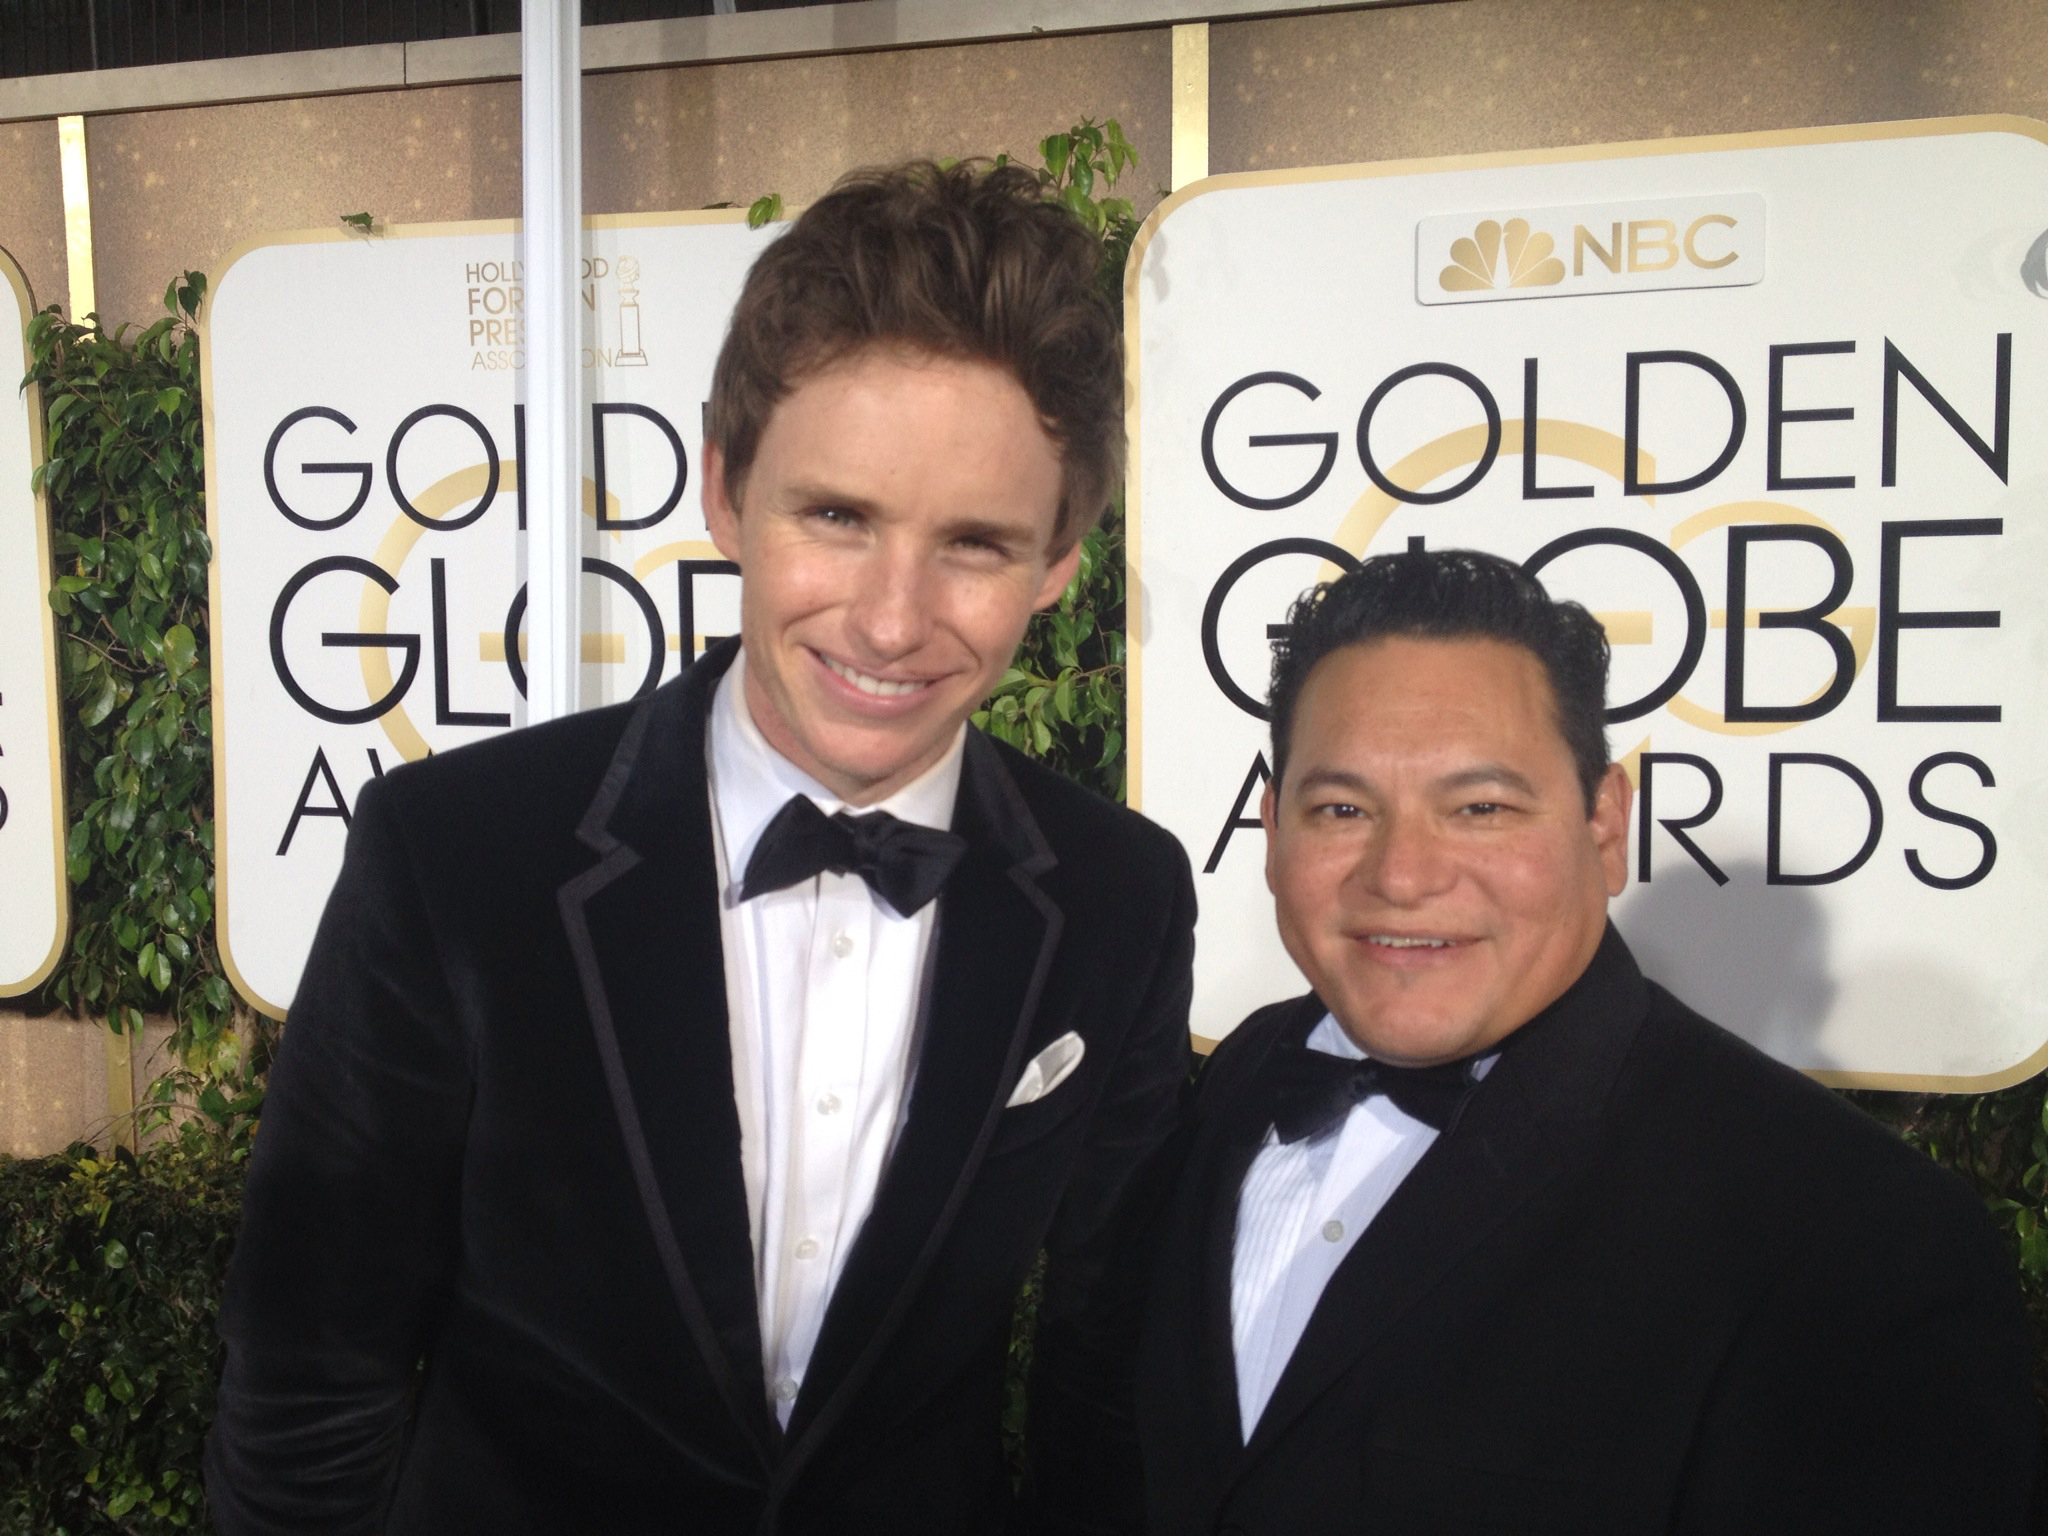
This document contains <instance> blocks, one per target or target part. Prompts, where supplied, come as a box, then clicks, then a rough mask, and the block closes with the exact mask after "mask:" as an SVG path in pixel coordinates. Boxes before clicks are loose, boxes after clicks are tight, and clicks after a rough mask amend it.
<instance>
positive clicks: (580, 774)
mask: <svg viewBox="0 0 2048 1536" xmlns="http://www.w3.org/2000/svg"><path fill="white" fill-rule="evenodd" d="M671 686H674V685H673V684H671ZM637 707H638V706H637V705H636V704H634V703H631V702H628V703H624V704H611V705H606V706H604V707H602V708H599V709H591V710H585V711H582V712H580V713H578V714H574V715H569V716H565V717H564V718H562V719H559V720H550V721H547V722H545V723H543V724H540V725H530V726H526V727H523V728H521V729H519V730H513V731H504V732H501V733H500V734H498V735H496V736H491V737H487V738H485V739H484V740H482V741H475V742H469V743H466V744H465V745H463V746H459V747H455V748H452V749H451V750H449V751H446V752H437V753H435V754H433V755H432V756H431V757H426V758H422V759H421V760H419V761H418V762H414V763H406V764H404V765H403V766H401V767H398V768H394V769H393V770H391V771H390V772H389V773H387V774H385V775H384V776H383V778H382V779H381V780H378V781H376V782H375V783H374V784H373V786H372V792H373V794H374V796H375V799H376V800H377V801H379V802H381V809H382V810H383V811H384V813H385V814H388V815H392V816H395V817H397V818H398V820H399V821H400V822H402V823H407V824H410V823H412V822H414V821H415V820H416V819H424V820H425V821H427V822H428V823H429V824H431V825H433V826H435V827H436V828H438V829H440V830H442V831H444V832H445V831H448V830H452V829H453V828H456V827H459V826H462V825H464V824H468V823H471V822H476V823H480V824H487V825H491V826H495V827H498V828H501V829H504V828H514V827H516V828H520V829H525V830H538V829H540V828H542V827H545V826H549V825H551V824H554V823H561V824H563V825H565V826H567V827H570V828H573V827H574V826H575V824H576V822H577V820H578V819H579V818H580V817H581V816H582V815H583V812H584V811H585V809H586V808H587V807H588V806H589V804H590V801H591V799H592V797H593V796H594V795H595V794H596V793H597V787H598V785H599V783H600V782H602V780H603V778H604V774H605V770H606V769H607V768H608V767H609V766H610V765H611V762H612V759H613V757H614V756H615V755H616V754H617V752H618V747H619V742H620V739H621V737H623V736H624V734H625V732H626V729H627V727H628V725H629V724H630V723H631V721H632V718H633V714H634V711H635V710H636V708H637Z"/></svg>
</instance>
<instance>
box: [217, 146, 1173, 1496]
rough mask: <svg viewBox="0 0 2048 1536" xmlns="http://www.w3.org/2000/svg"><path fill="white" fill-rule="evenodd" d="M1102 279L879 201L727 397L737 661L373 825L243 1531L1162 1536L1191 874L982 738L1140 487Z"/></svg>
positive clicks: (276, 1122)
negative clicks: (1032, 1287) (1140, 1224)
mask: <svg viewBox="0 0 2048 1536" xmlns="http://www.w3.org/2000/svg"><path fill="white" fill-rule="evenodd" d="M1095 264H1096V251H1095V249H1094V243H1093V241H1092V240H1091V239H1090V238H1089V237H1088V236H1087V234H1086V233H1085V232H1084V231H1083V230H1081V229H1080V228H1079V227H1078V226H1077V225H1076V224H1075V223H1074V222H1073V221H1072V220H1071V219H1070V218H1069V217H1068V215H1067V214H1066V213H1065V212H1064V211H1062V210H1061V209H1059V208H1058V207H1057V206H1056V205H1054V204H1052V203H1050V202H1048V201H1046V200H1045V199H1044V197H1043V195H1042V194H1041V192H1040V189H1039V187H1038V184H1037V182H1036V180H1035V178H1033V177H1032V176H1030V175H1029V174H1027V173H1024V172H1021V171H1018V170H1014V169H1000V170H987V169H983V168H979V167H959V168H955V169H950V170H940V169H938V168H936V167H932V166H928V165H927V166H911V167H907V168H904V169H901V170H897V171H892V172H888V173H882V174H872V175H864V176H859V177H855V178H851V179H849V180H848V181H846V182H843V183H842V184H841V185H840V186H839V187H838V188H836V189H835V190H834V191H833V192H832V193H830V194H828V195H827V196H826V197H825V198H824V199H823V200H821V201H820V202H819V203H818V204H817V205H815V206H814V207H813V208H812V209H810V210H809V211H808V212H807V213H805V214H804V216H803V217H802V218H801V219H799V220H798V221H797V222H796V224H795V225H794V227H793V228H792V229H791V230H790V231H789V232H788V233H787V234H786V235H785V236H784V237H783V238H782V239H781V240H779V241H778V242H777V243H776V244H775V245H774V246H772V247H771V248H770V249H769V251H768V252H767V253H766V254H765V255H764V256H763V257H762V258H761V260H760V261H759V262H758V263H757V264H756V266H755V268H754V271H753V272H752V274H751V275H750V276H749V278H748V281H747V285H746V289H745V292H744V294H743V296H742V298H741V300H740V304H739V307H738V309H737V311H736V312H735V315H734V317H733V322H732V327H731V331H730V333H729V335H728V338H727V341H726V345H725V349H724V352H723V353H722V354H721V357H720V359H719V363H718V369H717V374H716V378H715V382H714V386H713V398H712V401H711V410H710V416H709V427H708V433H707V436H708V439H709V440H708V441H707V443H706V446H705V452H704V469H705V476H704V506H705V514H706V520H707V522H708V524H709V526H710V529H711V533H712V537H713V538H714V540H715V541H716V542H717V544H718V546H719V547H720V549H722V550H723V551H724V552H725V553H726V554H727V555H728V556H729V557H731V558H732V559H733V560H735V561H736V562H737V563H738V564H739V566H740V568H741V572H742V595H741V635H740V637H739V638H738V640H737V641H735V642H727V643H725V644H722V645H720V646H718V647H716V648H714V649H713V650H712V651H710V652H708V653H707V654H706V656H705V657H704V659H703V660H702V661H700V662H698V663H697V664H696V665H695V666H692V667H690V668H688V669H686V671H685V672H684V674H683V675H682V676H681V677H680V678H679V679H677V680H676V681H674V682H672V683H670V684H669V685H667V686H666V687H664V688H661V689H659V690H657V691H656V692H655V693H654V694H652V695H651V696H650V697H649V698H647V699H646V700H645V701H643V702H641V703H639V704H631V705H622V706H618V707H615V708H610V709H602V710H593V711H591V712H589V713H587V714H583V715H579V716H576V717H574V718H572V719H568V720H563V721H558V722H555V723H553V724H550V725H545V726H541V727H537V728H535V729H531V730H525V731H519V732H514V733H511V734H508V735H506V736H503V737H500V738H498V739H496V740H493V741H491V742H488V743H484V744H481V745H478V746H474V747H469V748H465V749H463V750H460V751H456V752H451V753H448V754H446V755H444V756H441V757H436V758H433V759H431V760H429V761H427V762H424V763H421V764H418V765H415V766H413V767H410V768H406V769H402V770H400V771H398V772H396V773H394V774H392V775H390V776H389V777H388V778H386V779H384V780H383V781H382V782H381V783H378V784H374V785H372V786H371V788H370V789H369V790H368V791H367V792H366V793H365V795H364V797H363V800H362V803H361V805H360V807H359V809H358V811H357V813H356V818H355V822H354V826H353V829H352V831H351V833H350V842H349V849H348V858H347V863H346V865H345V867H344V869H343V872H342V875H341V877H340V880H339V882H338V883H337V885H336V887H335V890H334V894H333V896H332V898H331V899H330V901H329V904H328V909H327V912H326V915H325V917H324V918H323V920H322V923H321V927H320V932H319V937H318V939H317V940H316V942H315V945H314V948H313V953H312V956H311V958H310V960H309V962H308V965H307V969H306V976H305V981H304V983H303V985H302V987H301V989H300V993H299V1000H298V1003H297V1004H296V1006H295V1007H294V1010H293V1015H292V1021H291V1027H290V1029H289V1031H288V1032H287V1035H286V1039H285V1043H284V1046H283V1048H282V1050H281V1051H280V1054H279V1058H278V1062H277V1067H276V1070H275V1072H274V1073H273V1076H272V1080H271V1088H270V1098H269V1101H268V1105H267V1107H266V1111H265V1115H264V1123H263V1134H262V1137H261V1141H260V1146H259V1150H258V1151H257V1154H256V1157H255V1160H254V1165H253V1168H252V1171H251V1175H250V1179H249V1185H248V1194H247V1214H246V1218H245V1222H244V1228H243V1233H242V1237H241V1240H240V1246H239V1250H238V1252H237V1254H236V1259H235V1264H234V1268H233V1271H232V1273H231V1275H230V1278H229V1287H228V1295H227V1299H226V1305H225V1307H224V1310H223V1316H222V1333H223V1335H224V1337H225V1339H226V1341H227V1345H228V1363H227V1370H226V1374H225V1376H224V1378H223V1381H222V1387H221V1398H220V1410H219V1417H218V1419H217V1422H216V1427H215V1431H214V1435H213V1439H212V1442H211V1445H210V1447H209V1460H208V1466H209V1475H208V1490H209V1493H210V1495H211V1497H212V1499H213V1502H214V1507H215V1509H216V1511H217V1513H218V1517H219V1521H220V1528H221V1530H222V1531H224V1532H226V1533H229V1536H245V1533H248V1536H254V1533H268V1532H279V1533H281V1532H286V1531H289V1532H293V1533H307V1532H344V1531H346V1532H368V1531H386V1532H394V1533H414V1532H417V1533H436V1536H439V1533H448V1532H457V1531H488V1532H490V1533H492V1536H515V1533H520V1532H534V1533H540V1532H560V1531H576V1532H585V1531H588V1532H601V1533H605V1536H614V1533H620V1536H623V1533H631V1532H640V1531H653V1530H664V1531H674V1530H683V1531H689V1532H692V1533H697V1532H706V1533H723V1532H733V1533H755V1532H760V1533H767V1532H789V1533H796V1532H820V1533H823V1532H830V1533H832V1536H848V1533H857V1532H864V1531H873V1532H884V1531H886V1532H889V1533H892V1536H896V1533H909V1532H932V1533H935V1536H936V1533H945V1536H957V1533H969V1532H983V1531H996V1530H1013V1529H1031V1530H1044V1531H1075V1532H1079V1531H1110V1530H1117V1529H1125V1528H1132V1527H1134V1526H1135V1525H1136V1524H1137V1518H1138V1517H1137V1508H1138V1494H1137V1488H1136V1480H1135V1453H1134V1448H1133V1438H1132V1430H1131V1425H1130V1415H1129V1409H1128V1401H1127V1399H1128V1390H1129V1371H1130V1353H1131V1351H1132V1349H1133V1348H1134V1346H1135V1334H1136V1327H1135V1305H1134V1302H1135V1296H1134V1288H1133V1283H1132V1276H1133V1273H1134V1271H1135V1270H1136V1269H1137V1268H1138V1267H1139V1261H1140V1260H1141V1258H1142V1256H1141V1255H1136V1254H1134V1253H1133V1252H1132V1251H1131V1250H1132V1248H1133V1247H1134V1246H1135V1245H1134V1244H1133V1243H1132V1241H1131V1238H1132V1229H1133V1227H1134V1225H1135V1218H1136V1217H1137V1215H1138V1214H1139V1213H1141V1212H1142V1211H1143V1210H1145V1209H1146V1208H1147V1207H1148V1206H1149V1205H1150V1203H1151V1198H1152V1194H1153V1190H1154V1186H1155V1184H1156V1170H1157V1165H1158V1163H1159V1157H1158V1155H1157V1154H1158V1152H1159V1150H1160V1148H1161V1146H1162V1144H1163V1142H1164V1141H1165V1138H1166V1136H1167V1134H1168V1131H1169V1129H1170V1126H1171V1122H1172V1119H1173V1116H1174V1111H1175V1107H1176V1104H1177V1100H1178V1096H1179V1091H1180V1087H1181V1084H1182V1083H1183V1082H1184V1080H1185V1053H1186V1023H1185V1019H1186V1007H1187V1000H1188V990H1189V985H1190V983H1189V963H1190V957H1191V951H1192V943H1193V940H1192V930H1193V915H1194V913H1193V908H1194V899H1193V892H1192V883H1191V881H1190V878H1189V874H1188V868H1187V861H1186V859H1185V857H1184V856H1183V855H1182V853H1181V852H1180V850H1179V848H1178V847H1177V845H1175V844H1174V843H1173V841H1172V840H1171V839H1170V838H1169V837H1167V836H1166V835H1165V834H1164V833H1162V832H1160V831H1158V830H1157V829H1155V828H1153V827H1151V826H1150V825H1149V824H1147V823H1145V822H1144V821H1142V820H1141V819H1139V818H1138V817H1136V816H1135V815H1132V814H1130V813H1128V812H1126V811H1123V810H1120V809H1118V808H1117V807H1115V806H1112V805H1109V804H1107V803H1106V802H1104V801H1102V800H1100V799H1098V798H1096V797H1094V796H1092V795H1090V794H1088V793H1087V792H1085V791H1083V790H1080V789H1078V788H1076V787H1075V786H1073V785H1071V784H1068V783H1067V782H1065V781H1064V780H1062V779H1060V778H1058V777H1057V776H1055V775H1054V774H1052V773H1050V772H1048V771H1046V770H1045V769H1043V768H1041V767H1039V766H1037V765H1034V764H1032V763H1029V762H1027V761H1025V760H1024V759H1023V758H1022V757H1020V756H1018V755H1017V754H1015V753H1013V752H1011V751H1009V750H1008V749H1007V748H1004V747H1001V746H999V745H997V744H996V743H994V742H992V741H990V740H989V739H988V738H986V737H984V736H982V735H980V734H979V733H977V732H975V731H973V730H971V729H969V728H968V727H967V725H966V720H967V717H968V715H969V713H970V712H971V711H972V710H974V709H975V708H976V707H977V706H978V705H979V703H980V702H981V700H982V699H983V698H984V697H985V696H986V695H987V693H988V692H989V690H990V688H991V687H992V686H993V685H994V683H995V682H996V681H997V679H998V678H999V677H1000V676H1001V674H1002V672H1003V670H1004V668H1005V667H1006V666H1007V665H1008V663H1009V661H1010V658H1011V655H1012V653H1013V652H1014V651H1015V648H1016V645H1017V642H1018V640H1019V638H1020V637H1021V636H1022V634H1023V631H1024V627H1025V624H1026V622H1027V621H1028V619H1029V617H1030V615H1031V613H1032V611H1033V610H1034V609H1036V608H1039V607H1042V606H1044V605H1045V604H1047V603H1049V602H1051V601H1053V600H1054V599H1055V598H1056V597H1057V596H1058V595H1059V593H1060V592H1061V591H1062V589H1063V588H1064V587H1065V586H1066V584H1067V583H1068V581H1069V580H1070V579H1071V578H1072V576H1073V574H1074V571H1075V568H1076V563H1077V560H1078V558H1079V556H1078V550H1079V540H1080V537H1081V535H1082V533H1083V532H1084V531H1085V529H1086V528H1087V527H1088V525H1089V524H1090V523H1091V522H1092V521H1093V520H1094V518H1095V517H1096V516H1097V515H1098V514H1099V512H1100V511H1101V509H1102V507H1103V506H1104V504H1105V502H1106V501H1107V499H1108V496H1109V491H1110V487H1111V486H1112V485H1113V484H1114V482H1115V480H1116V477H1117V475H1118V473H1119V469H1120V461H1121V451H1122V441H1121V425H1120V424H1121V415H1122V413H1121V389H1120V380H1119V371H1120V370H1119V355H1118V342H1117V335H1116V330H1115V326H1114V323H1113V321H1112V319H1111V317H1110V315H1109V313H1108V311H1107V309H1106V307H1105V306H1104V305H1103V303H1102V301H1101V300H1100V299H1099V298H1098V297H1097V295H1096V294H1095V293H1094V290H1093V279H1094V272H1095ZM1041 1249H1043V1250H1044V1251H1045V1252H1046V1253H1047V1255H1048V1263H1047V1268H1046V1272H1045V1279H1044V1287H1043V1293H1042V1300H1041V1302H1040V1305H1039V1313H1038V1330H1037V1337H1036V1344H1035V1349H1034V1360H1033V1371H1032V1378H1031V1387H1030V1411H1029V1415H1028V1426H1027V1433H1028V1451H1029V1466H1028V1470H1027V1474H1026V1478H1025V1483H1024V1490H1023V1497H1022V1499H1021V1501H1020V1500H1018V1499H1017V1498H1016V1497H1014V1496H1013V1494H1012V1492H1011V1484H1010V1478H1009V1473H1008V1469H1007V1467H1006V1464H1005V1459H1004V1455H1003V1449H1002V1442H1001V1437H1000V1421H1001V1417H1002V1413H1003V1407H1004V1390H1003V1381H1004V1366H1005V1358H1006V1354H1007V1347H1008V1342H1009V1334H1010V1321H1011V1314H1012V1307H1013V1304H1014V1301H1015V1298H1016V1295H1017V1292H1018V1288H1019V1286H1020V1284H1021V1283H1022V1281H1023V1280H1024V1278H1025V1276H1026V1274H1027V1273H1028V1271H1029V1270H1030V1268H1031V1265H1032V1261H1033V1258H1034V1256H1035V1255H1036V1254H1037V1253H1038V1252H1039V1251H1040V1250H1041ZM422 1356H424V1366H423V1367H422V1366H421V1365H420V1362H421V1359H422Z"/></svg>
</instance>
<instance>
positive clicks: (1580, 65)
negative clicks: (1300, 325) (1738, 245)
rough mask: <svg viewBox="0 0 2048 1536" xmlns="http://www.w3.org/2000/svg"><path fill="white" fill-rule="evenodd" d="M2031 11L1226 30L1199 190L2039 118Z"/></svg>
mask: <svg viewBox="0 0 2048 1536" xmlns="http://www.w3.org/2000/svg"><path fill="white" fill-rule="evenodd" d="M2043 20H2044V18H2043V14H2042V8H2041V6H2040V5H2039V4H2038V0H1713V3H1711V4H1705V3H1681V0H1456V3H1452V4H1438V5H1414V6H1404V7H1399V8H1394V9H1385V10H1370V11H1351V12H1343V13H1338V14H1333V15H1323V16H1299V17H1285V18H1281V19H1278V20H1272V21H1247V22H1234V23H1229V24H1224V25H1218V26H1215V27H1213V28H1212V29H1211V32H1210V45H1209V47H1210V53H1209V60H1210V64H1209V67H1210V78H1209V99H1210V124H1211V126H1210V151H1209V167H1210V169H1211V171H1214V172H1223V171H1249V170H1264V169H1270V168H1272V167H1275V166H1300V165H1336V164H1343V163H1346V162H1351V161H1360V160H1391V159H1399V158H1402V157H1405V156H1411V155H1442V154H1463V153H1471V152H1478V151H1485V150H1506V149H1534V148H1544V147H1548V146H1552V145H1563V144H1597V143H1606V142H1610V141H1614V140H1625V139H1651V138H1660V137H1665V136H1668V135H1673V134H1702V133H1733V132H1743V131H1748V130H1754V129H1766V128H1792V127H1809V126H1813V125H1816V124H1824V123H1855V122H1879V121H1884V120H1886V119H1890V118H1905V117H1943V116H1949V115H1954V114H1962V113H1974V112H2016V113H2021V114H2024V115H2026V116H2030V117H2042V118H2048V26H2044V25H2043Z"/></svg>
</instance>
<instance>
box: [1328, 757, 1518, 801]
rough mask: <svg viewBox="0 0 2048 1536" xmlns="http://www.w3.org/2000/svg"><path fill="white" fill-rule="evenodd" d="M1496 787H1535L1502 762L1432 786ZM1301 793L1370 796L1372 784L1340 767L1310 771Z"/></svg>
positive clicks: (1481, 765)
mask: <svg viewBox="0 0 2048 1536" xmlns="http://www.w3.org/2000/svg"><path fill="white" fill-rule="evenodd" d="M1489 784H1492V785H1498V786H1500V787H1501V788H1503V789H1511V790H1514V791H1515V792H1516V793H1517V794H1523V795H1534V794H1535V793H1536V786H1535V785H1534V784H1532V783H1530V782H1529V780H1528V778H1527V777H1526V776H1525V775H1523V774H1519V773H1517V772H1516V771H1515V770H1514V769H1512V768H1510V767H1508V766H1507V765H1506V764H1505V763H1478V764H1475V765H1474V766H1473V767H1470V768H1461V769H1459V770H1458V771H1457V772H1456V773H1450V774H1446V775H1444V777H1442V778H1440V779H1438V780H1436V781H1435V782H1434V784H1433V785H1432V786H1431V787H1432V788H1435V789H1439V790H1452V791H1456V790H1461V789H1478V788H1480V787H1482V786H1485V785H1489ZM1299 787H1300V792H1301V793H1303V794H1307V793H1310V792H1312V791H1315V790H1318V789H1342V790H1349V791H1351V792H1352V793H1354V794H1362V795H1363V794H1371V793H1372V792H1373V786H1372V784H1371V782H1370V781H1369V780H1367V779H1365V778H1364V777H1362V776H1361V775H1359V774H1355V773H1352V772H1350V771H1349V770H1348V769H1343V768H1312V769H1310V770H1309V771H1308V772H1306V773H1304V774H1303V775H1302V776H1301V780H1300V786H1299Z"/></svg>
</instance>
